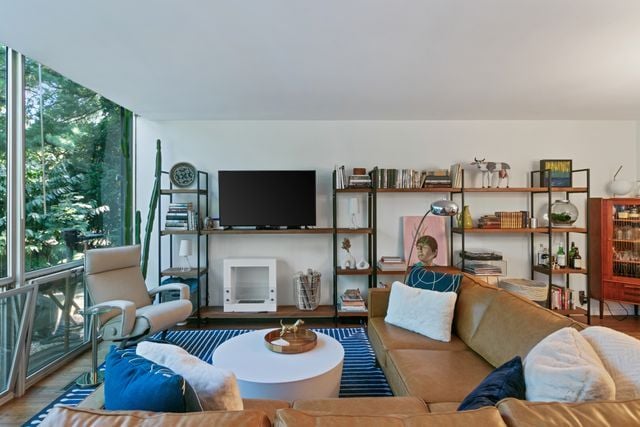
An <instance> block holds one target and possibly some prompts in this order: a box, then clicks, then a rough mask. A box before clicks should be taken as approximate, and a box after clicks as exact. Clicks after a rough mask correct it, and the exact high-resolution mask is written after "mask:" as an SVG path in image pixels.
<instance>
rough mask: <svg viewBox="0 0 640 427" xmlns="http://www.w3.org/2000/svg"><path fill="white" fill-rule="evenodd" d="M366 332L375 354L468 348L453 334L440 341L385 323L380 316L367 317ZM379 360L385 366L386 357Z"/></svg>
mask: <svg viewBox="0 0 640 427" xmlns="http://www.w3.org/2000/svg"><path fill="white" fill-rule="evenodd" d="M367 332H368V335H369V342H370V343H371V346H372V347H373V348H374V350H375V352H376V354H377V355H384V354H386V352H387V351H389V350H395V349H405V348H407V349H423V350H448V351H459V350H468V349H469V347H467V345H466V344H465V343H463V342H462V340H461V339H460V338H458V337H457V336H455V335H452V336H451V341H450V342H442V341H438V340H434V339H431V338H429V337H425V336H424V335H420V334H418V333H415V332H411V331H409V330H407V329H404V328H400V327H398V326H394V325H391V324H389V323H386V322H385V321H384V318H382V317H374V318H371V319H369V325H368V328H367ZM381 358H382V357H381ZM379 362H380V364H381V365H382V366H386V358H384V360H379Z"/></svg>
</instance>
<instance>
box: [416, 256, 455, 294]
mask: <svg viewBox="0 0 640 427" xmlns="http://www.w3.org/2000/svg"><path fill="white" fill-rule="evenodd" d="M461 281H462V274H450V273H440V272H437V271H431V270H427V269H426V268H424V267H423V266H422V265H420V263H418V264H416V265H414V266H413V268H411V271H410V272H409V277H407V283H406V284H407V285H408V286H413V287H414V288H420V289H427V290H430V291H438V292H458V289H460V282H461Z"/></svg>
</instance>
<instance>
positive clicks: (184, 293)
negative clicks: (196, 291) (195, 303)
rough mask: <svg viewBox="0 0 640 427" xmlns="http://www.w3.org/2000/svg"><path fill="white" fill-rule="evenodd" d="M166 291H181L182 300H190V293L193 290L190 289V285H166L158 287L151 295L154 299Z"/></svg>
mask: <svg viewBox="0 0 640 427" xmlns="http://www.w3.org/2000/svg"><path fill="white" fill-rule="evenodd" d="M166 291H180V299H186V300H189V299H190V298H189V293H190V292H191V290H190V289H189V285H185V284H184V283H165V284H164V285H160V286H156V287H155V288H153V289H151V290H150V291H149V295H150V296H152V297H153V296H155V295H156V294H159V293H162V292H166Z"/></svg>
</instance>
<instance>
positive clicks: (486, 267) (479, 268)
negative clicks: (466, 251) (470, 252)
mask: <svg viewBox="0 0 640 427" xmlns="http://www.w3.org/2000/svg"><path fill="white" fill-rule="evenodd" d="M464 271H465V273H471V274H475V275H476V276H499V275H501V274H502V267H501V266H500V265H495V264H489V263H488V262H465V263H464Z"/></svg>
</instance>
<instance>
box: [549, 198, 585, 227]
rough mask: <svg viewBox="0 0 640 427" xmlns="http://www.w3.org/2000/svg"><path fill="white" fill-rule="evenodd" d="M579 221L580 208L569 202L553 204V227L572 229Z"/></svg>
mask: <svg viewBox="0 0 640 427" xmlns="http://www.w3.org/2000/svg"><path fill="white" fill-rule="evenodd" d="M577 219H578V208H577V207H576V205H574V204H573V203H571V202H570V201H569V200H556V201H555V202H553V203H552V204H551V225H552V226H553V227H572V226H573V223H574V222H576V220H577Z"/></svg>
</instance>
